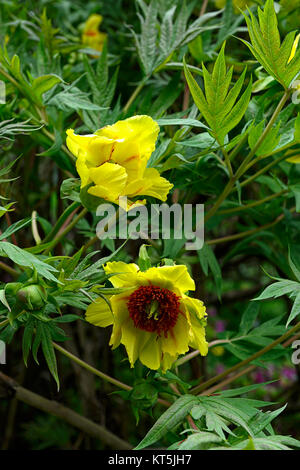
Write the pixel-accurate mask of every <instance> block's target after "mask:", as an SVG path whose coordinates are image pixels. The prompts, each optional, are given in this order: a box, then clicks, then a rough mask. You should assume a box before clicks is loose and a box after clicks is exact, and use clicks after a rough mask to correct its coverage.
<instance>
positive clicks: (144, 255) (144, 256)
mask: <svg viewBox="0 0 300 470" xmlns="http://www.w3.org/2000/svg"><path fill="white" fill-rule="evenodd" d="M138 265H139V268H140V270H141V271H147V269H149V268H151V259H150V256H149V255H148V252H147V245H142V246H141V247H140V251H139V259H138Z"/></svg>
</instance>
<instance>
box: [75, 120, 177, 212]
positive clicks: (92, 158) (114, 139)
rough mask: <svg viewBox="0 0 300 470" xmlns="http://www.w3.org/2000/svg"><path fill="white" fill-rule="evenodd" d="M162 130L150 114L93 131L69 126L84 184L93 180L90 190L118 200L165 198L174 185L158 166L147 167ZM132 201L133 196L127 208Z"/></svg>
mask: <svg viewBox="0 0 300 470" xmlns="http://www.w3.org/2000/svg"><path fill="white" fill-rule="evenodd" d="M158 133H159V126H158V124H157V122H155V121H154V120H153V119H152V118H151V117H150V116H134V117H131V118H128V119H125V120H123V121H118V122H116V123H115V124H114V125H112V126H106V127H103V128H102V129H99V130H98V131H96V132H95V133H94V134H90V135H77V134H75V133H74V131H73V129H69V130H67V135H68V137H67V146H68V148H69V150H70V151H71V152H72V153H73V154H74V155H75V157H77V161H76V168H77V171H78V174H79V176H80V178H81V187H85V186H86V185H89V184H91V183H92V185H91V186H90V187H89V189H88V192H89V193H90V194H92V195H93V196H97V197H100V198H102V199H105V200H107V201H110V202H113V203H115V204H119V197H122V196H126V197H128V198H133V197H136V196H140V195H143V196H153V197H155V198H157V199H160V200H162V201H165V200H166V198H167V195H168V193H169V191H170V189H171V188H172V187H173V185H172V184H171V183H169V181H168V180H166V179H165V178H162V177H161V176H160V174H159V172H158V171H157V170H156V169H154V168H146V166H147V162H148V160H149V158H150V156H151V154H152V152H153V151H154V149H155V142H156V139H157V136H158ZM137 203H138V204H144V203H145V201H138V202H135V204H137ZM132 204H133V202H131V201H130V199H129V200H128V205H127V209H129V208H130V207H132Z"/></svg>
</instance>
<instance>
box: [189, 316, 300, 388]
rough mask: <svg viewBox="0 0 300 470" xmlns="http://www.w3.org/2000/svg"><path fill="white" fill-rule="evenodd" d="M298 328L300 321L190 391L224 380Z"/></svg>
mask: <svg viewBox="0 0 300 470" xmlns="http://www.w3.org/2000/svg"><path fill="white" fill-rule="evenodd" d="M298 330H300V322H298V323H297V325H295V326H294V327H293V328H291V329H290V330H289V331H287V332H286V333H285V334H284V335H282V336H280V337H279V338H277V339H276V340H275V341H273V342H272V343H270V344H269V345H268V346H265V347H264V348H262V349H260V350H259V351H257V352H256V353H254V354H252V355H251V356H250V357H248V358H247V359H245V360H243V361H241V362H239V363H238V364H236V365H235V366H233V367H230V369H227V370H226V371H225V372H222V374H219V375H217V376H215V377H212V378H211V379H209V380H207V381H206V382H204V383H202V384H200V385H197V386H196V387H194V388H193V389H192V390H190V393H193V394H194V395H197V394H199V393H200V392H203V391H204V390H206V389H207V388H209V387H210V386H211V385H214V384H215V383H216V382H219V381H220V380H223V379H224V378H225V377H227V376H228V375H229V374H231V373H232V372H235V371H236V370H238V369H240V368H241V367H244V366H246V365H248V364H249V363H250V362H252V361H254V360H255V359H258V358H259V357H261V356H263V355H264V354H265V353H267V352H268V351H270V350H271V349H273V348H275V347H276V346H277V345H278V344H280V343H282V342H283V341H285V340H286V339H287V338H289V337H290V336H291V335H293V334H294V333H296V331H298Z"/></svg>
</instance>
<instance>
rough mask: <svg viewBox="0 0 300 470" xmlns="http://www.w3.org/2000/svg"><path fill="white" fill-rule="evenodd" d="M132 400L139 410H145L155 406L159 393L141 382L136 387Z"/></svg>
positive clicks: (132, 393) (149, 385)
mask: <svg viewBox="0 0 300 470" xmlns="http://www.w3.org/2000/svg"><path fill="white" fill-rule="evenodd" d="M130 398H131V400H132V401H133V403H134V405H135V406H136V407H137V408H139V409H144V410H145V409H147V408H151V407H152V406H154V405H155V403H156V401H157V398H158V392H157V390H156V388H155V387H153V385H151V384H147V383H145V382H141V383H137V384H136V385H135V386H134V388H133V390H132V392H131V396H130Z"/></svg>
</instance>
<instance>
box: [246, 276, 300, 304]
mask: <svg viewBox="0 0 300 470" xmlns="http://www.w3.org/2000/svg"><path fill="white" fill-rule="evenodd" d="M298 291H300V283H299V282H295V281H289V280H284V281H279V282H274V284H271V285H270V286H268V287H266V288H265V289H264V290H263V292H262V293H261V294H260V296H259V297H256V298H255V299H254V300H263V299H270V298H274V299H276V298H277V297H281V296H282V295H286V294H290V293H292V292H298Z"/></svg>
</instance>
